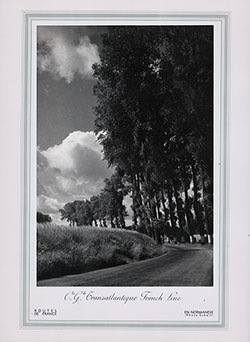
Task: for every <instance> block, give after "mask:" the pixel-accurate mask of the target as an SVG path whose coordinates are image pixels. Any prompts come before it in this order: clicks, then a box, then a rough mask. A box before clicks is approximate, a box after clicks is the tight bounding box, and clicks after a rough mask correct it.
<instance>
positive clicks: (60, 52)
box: [37, 27, 100, 83]
mask: <svg viewBox="0 0 250 342" xmlns="http://www.w3.org/2000/svg"><path fill="white" fill-rule="evenodd" d="M38 46H39V48H38V59H37V63H38V70H39V71H40V72H43V71H47V72H49V73H51V74H52V75H53V76H54V77H59V78H63V79H65V80H66V82H68V83H71V82H72V80H73V79H74V76H75V75H76V74H78V75H80V76H81V77H82V78H89V77H91V76H92V74H93V70H92V65H93V64H94V63H97V62H99V61H100V59H99V53H98V46H97V45H96V44H93V43H91V42H90V39H89V37H88V36H87V35H84V36H77V35H74V34H73V32H72V31H70V30H68V31H65V30H60V29H57V28H47V27H40V28H39V29H38Z"/></svg>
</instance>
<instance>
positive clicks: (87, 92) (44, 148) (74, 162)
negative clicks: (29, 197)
mask: <svg viewBox="0 0 250 342" xmlns="http://www.w3.org/2000/svg"><path fill="white" fill-rule="evenodd" d="M106 30H107V29H106V28H105V27H77V26H76V27H70V26H66V27H65V26H64V27H58V26H55V27H48V26H46V27H45V26H40V27H39V28H38V35H37V40H38V41H37V43H38V52H37V172H38V184H37V196H38V198H37V207H38V208H37V209H38V211H41V212H43V213H45V214H49V215H51V217H52V219H53V220H54V222H55V221H58V220H59V218H60V214H59V213H58V210H59V209H60V208H62V207H63V205H64V204H65V203H67V202H72V201H74V200H82V199H87V198H90V197H91V196H92V195H96V194H99V193H100V191H101V189H102V188H103V185H104V179H105V178H109V177H110V176H111V174H112V170H111V169H109V168H108V167H107V162H106V161H105V160H103V153H102V147H101V146H100V145H99V144H98V143H97V142H96V136H95V134H94V132H93V129H94V118H95V117H94V114H93V107H94V106H95V104H96V99H95V97H94V95H93V86H94V84H95V79H94V78H93V70H92V65H93V64H94V63H98V62H100V56H99V53H100V49H101V38H100V35H101V34H102V33H104V32H105V31H106Z"/></svg>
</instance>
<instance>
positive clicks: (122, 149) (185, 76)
mask: <svg viewBox="0 0 250 342" xmlns="http://www.w3.org/2000/svg"><path fill="white" fill-rule="evenodd" d="M93 68H94V77H95V78H96V82H97V83H96V85H95V87H94V94H95V95H96V98H97V105H96V107H95V115H96V119H95V133H96V134H97V137H98V141H99V142H100V143H101V145H102V146H103V152H104V157H105V159H106V160H107V161H108V163H109V165H110V166H112V167H113V168H114V169H115V170H116V175H117V177H120V179H121V180H122V182H123V184H126V186H127V187H129V189H130V193H131V198H132V210H133V226H134V228H135V229H137V230H139V231H141V232H143V233H146V234H148V235H150V236H153V237H154V238H156V239H157V240H158V241H160V235H159V231H160V230H159V227H161V228H162V227H165V231H166V234H167V235H168V236H171V237H172V238H176V237H177V236H180V235H185V234H186V235H188V236H190V241H191V242H192V237H193V235H194V234H197V233H199V234H200V236H201V238H203V237H204V236H206V235H207V236H208V237H209V241H211V239H212V235H213V28H212V27H211V26H112V27H108V30H107V33H105V34H103V36H102V46H101V50H100V63H98V64H95V65H94V66H93Z"/></svg>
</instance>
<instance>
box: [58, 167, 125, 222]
mask: <svg viewBox="0 0 250 342" xmlns="http://www.w3.org/2000/svg"><path fill="white" fill-rule="evenodd" d="M104 183H105V186H104V188H103V190H102V191H101V193H100V195H97V196H92V197H91V198H90V199H89V200H81V201H79V200H78V201H74V202H70V203H67V204H65V205H64V207H63V209H60V210H59V211H60V213H61V219H62V220H64V219H65V220H67V221H68V222H69V224H70V225H72V226H74V225H76V226H92V224H93V223H94V224H95V226H100V227H107V221H109V222H110V225H111V227H121V228H124V227H125V216H126V215H127V213H126V208H125V206H124V205H123V198H124V196H125V195H126V194H127V193H128V189H127V188H126V186H125V185H124V183H123V181H122V178H121V177H120V176H119V175H118V173H114V174H113V175H112V176H111V178H110V179H105V181H104Z"/></svg>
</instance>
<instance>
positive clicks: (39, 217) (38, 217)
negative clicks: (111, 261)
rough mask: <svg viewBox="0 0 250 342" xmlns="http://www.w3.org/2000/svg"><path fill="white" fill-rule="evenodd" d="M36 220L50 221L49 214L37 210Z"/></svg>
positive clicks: (41, 221)
mask: <svg viewBox="0 0 250 342" xmlns="http://www.w3.org/2000/svg"><path fill="white" fill-rule="evenodd" d="M36 221H37V223H50V222H52V218H51V217H50V216H49V215H45V214H43V213H41V212H40V211H38V212H37V213H36Z"/></svg>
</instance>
